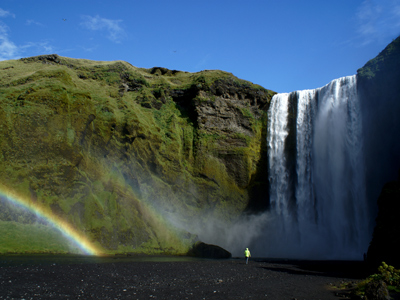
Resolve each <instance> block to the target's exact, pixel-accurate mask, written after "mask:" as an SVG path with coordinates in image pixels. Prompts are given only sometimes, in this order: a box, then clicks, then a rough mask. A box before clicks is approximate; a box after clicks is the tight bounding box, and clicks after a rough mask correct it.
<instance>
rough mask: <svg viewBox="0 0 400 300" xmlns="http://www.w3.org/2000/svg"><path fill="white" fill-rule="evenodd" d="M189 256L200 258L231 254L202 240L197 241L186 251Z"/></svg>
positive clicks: (229, 256)
mask: <svg viewBox="0 0 400 300" xmlns="http://www.w3.org/2000/svg"><path fill="white" fill-rule="evenodd" d="M188 255H189V256H195V257H202V258H231V257H232V254H231V253H230V252H229V251H227V250H225V249H224V248H221V247H219V246H216V245H210V244H206V243H203V242H197V243H196V244H194V245H193V247H192V249H190V250H189V252H188Z"/></svg>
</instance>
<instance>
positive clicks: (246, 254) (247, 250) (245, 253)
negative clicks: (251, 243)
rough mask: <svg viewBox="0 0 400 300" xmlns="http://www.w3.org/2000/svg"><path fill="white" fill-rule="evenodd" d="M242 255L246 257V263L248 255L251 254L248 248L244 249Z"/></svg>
mask: <svg viewBox="0 0 400 300" xmlns="http://www.w3.org/2000/svg"><path fill="white" fill-rule="evenodd" d="M244 256H245V257H246V265H247V264H248V263H249V257H250V256H251V254H250V250H249V248H246V250H244Z"/></svg>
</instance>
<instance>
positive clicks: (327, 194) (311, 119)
mask: <svg viewBox="0 0 400 300" xmlns="http://www.w3.org/2000/svg"><path fill="white" fill-rule="evenodd" d="M356 86H357V84H356V76H355V75H354V76H348V77H343V78H339V79H336V80H333V81H332V82H330V83H329V84H327V85H326V86H324V87H322V88H319V89H315V90H304V91H296V92H292V93H286V94H277V95H275V96H274V97H273V99H272V101H271V106H270V110H269V119H268V122H269V124H268V130H269V131H268V136H267V143H268V150H269V183H270V195H269V201H270V211H269V221H268V224H267V228H266V234H267V243H266V247H265V251H266V252H267V253H265V255H266V256H269V257H288V258H289V257H290V258H312V259H360V258H362V255H363V253H364V252H366V250H367V247H368V242H369V230H368V228H367V226H368V220H367V203H366V194H365V181H364V176H365V172H364V159H363V153H362V126H361V112H360V107H359V102H358V98H357V87H356Z"/></svg>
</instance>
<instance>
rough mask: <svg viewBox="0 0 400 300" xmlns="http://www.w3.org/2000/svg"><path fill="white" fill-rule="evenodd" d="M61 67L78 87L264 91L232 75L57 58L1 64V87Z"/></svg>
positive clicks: (36, 57)
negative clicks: (226, 83)
mask: <svg viewBox="0 0 400 300" xmlns="http://www.w3.org/2000/svg"><path fill="white" fill-rule="evenodd" d="M60 66H61V67H62V69H64V70H66V71H67V72H68V73H69V74H70V75H72V74H73V73H74V72H75V73H76V74H77V76H71V84H75V85H78V84H79V79H89V80H90V79H91V80H101V81H104V82H105V83H107V84H108V85H110V84H111V85H120V84H123V83H128V84H129V83H134V84H141V85H144V86H146V87H155V86H165V85H169V86H170V87H171V88H177V87H180V88H182V87H185V86H189V85H191V84H192V83H193V82H196V81H199V82H200V83H203V84H206V85H211V84H212V83H214V82H215V81H216V80H221V79H225V80H230V81H234V82H235V83H236V84H237V85H245V86H249V87H251V88H256V89H264V88H263V87H261V86H259V85H256V84H253V83H251V82H249V81H246V80H242V79H239V78H237V77H235V76H234V75H233V74H231V73H228V72H224V71H220V70H204V71H200V72H196V73H189V72H184V71H177V70H169V69H166V68H162V67H153V68H150V69H145V68H137V67H134V66H132V65H131V64H129V63H127V62H124V61H93V60H87V59H74V58H67V57H62V56H59V55H57V54H51V55H40V56H35V57H29V58H22V59H19V60H8V61H1V62H0V70H3V71H6V72H1V73H0V86H1V87H9V86H16V85H20V84H24V83H27V82H29V81H32V80H35V79H37V78H38V77H40V76H44V77H47V76H51V74H48V73H49V72H50V73H51V72H55V71H56V70H60ZM44 72H45V73H44ZM53 76H57V74H53ZM264 90H265V89H264Z"/></svg>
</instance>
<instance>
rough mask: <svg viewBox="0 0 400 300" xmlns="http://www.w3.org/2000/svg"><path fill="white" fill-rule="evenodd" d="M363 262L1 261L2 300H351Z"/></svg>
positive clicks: (236, 260) (0, 291)
mask: <svg viewBox="0 0 400 300" xmlns="http://www.w3.org/2000/svg"><path fill="white" fill-rule="evenodd" d="M364 271H365V266H364V265H363V263H362V262H314V261H265V260H264V261H263V260H252V261H250V263H249V264H248V265H246V264H245V263H244V260H242V259H230V260H188V261H185V260H184V259H182V260H177V261H168V260H166V261H162V260H158V261H157V260H155V261H154V260H153V261H143V260H142V261H140V260H139V261H138V260H136V261H132V260H126V259H120V258H115V259H108V260H104V261H89V262H87V261H80V260H74V259H70V260H61V261H60V260H57V259H54V260H52V259H51V257H50V258H47V259H45V260H40V259H32V258H31V259H30V260H28V259H25V260H23V259H19V260H18V259H10V258H7V257H0V299H49V298H52V299H279V300H281V299H299V300H300V299H332V300H333V299H335V300H338V299H345V298H344V297H343V296H340V295H338V293H339V294H340V293H342V292H341V291H340V290H337V289H335V288H334V285H338V284H340V283H341V282H343V281H345V282H351V281H355V282H356V281H358V280H359V279H363V278H365V276H366V273H365V272H364Z"/></svg>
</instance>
